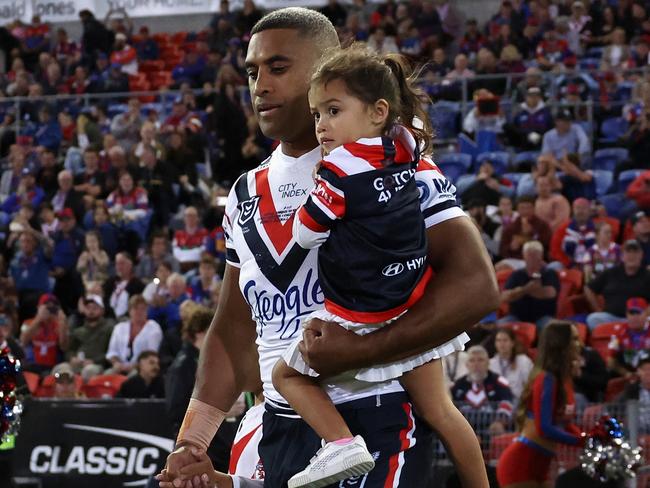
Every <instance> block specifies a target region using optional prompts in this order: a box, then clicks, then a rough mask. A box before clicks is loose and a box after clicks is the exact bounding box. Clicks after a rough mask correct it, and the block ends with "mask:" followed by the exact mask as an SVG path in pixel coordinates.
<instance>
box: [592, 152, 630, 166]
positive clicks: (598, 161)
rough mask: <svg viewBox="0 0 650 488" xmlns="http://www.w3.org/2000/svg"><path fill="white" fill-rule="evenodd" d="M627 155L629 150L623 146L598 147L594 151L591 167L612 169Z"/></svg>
mask: <svg viewBox="0 0 650 488" xmlns="http://www.w3.org/2000/svg"><path fill="white" fill-rule="evenodd" d="M628 157H629V151H628V150H627V149H625V148H624V147H608V148H605V149H598V150H597V151H596V152H595V153H594V160H593V168H594V169H605V170H607V171H614V169H615V168H616V166H617V165H618V164H619V163H620V162H622V161H625V160H626V159H627V158H628Z"/></svg>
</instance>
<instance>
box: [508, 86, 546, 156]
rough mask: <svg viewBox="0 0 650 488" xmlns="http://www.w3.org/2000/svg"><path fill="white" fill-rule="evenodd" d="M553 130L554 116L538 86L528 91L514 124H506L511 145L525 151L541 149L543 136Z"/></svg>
mask: <svg viewBox="0 0 650 488" xmlns="http://www.w3.org/2000/svg"><path fill="white" fill-rule="evenodd" d="M552 128H553V116H552V115H551V111H550V109H549V108H548V107H547V106H546V104H545V103H544V99H543V98H542V91H541V90H540V88H539V87H537V86H532V87H530V88H528V89H527V90H526V98H525V100H524V103H522V104H521V105H520V108H519V111H518V112H517V115H515V117H514V119H513V121H512V124H506V126H505V127H504V129H505V131H506V135H507V137H508V140H509V141H510V143H511V144H512V145H513V146H515V148H517V149H521V150H525V151H530V150H535V149H539V148H540V146H541V142H542V136H543V135H544V134H546V133H547V132H548V131H549V130H551V129H552Z"/></svg>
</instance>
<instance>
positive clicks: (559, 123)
mask: <svg viewBox="0 0 650 488" xmlns="http://www.w3.org/2000/svg"><path fill="white" fill-rule="evenodd" d="M555 128H556V129H557V131H558V132H559V133H560V134H566V133H567V132H569V129H570V128H571V122H570V121H569V120H559V119H558V120H556V121H555Z"/></svg>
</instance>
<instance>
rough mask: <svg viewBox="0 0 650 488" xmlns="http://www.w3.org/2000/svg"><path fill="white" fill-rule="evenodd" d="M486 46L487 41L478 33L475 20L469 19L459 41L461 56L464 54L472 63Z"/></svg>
mask: <svg viewBox="0 0 650 488" xmlns="http://www.w3.org/2000/svg"><path fill="white" fill-rule="evenodd" d="M486 45H487V39H486V38H485V37H484V36H483V34H481V32H480V31H479V29H478V23H477V22H476V19H469V20H468V21H467V22H466V23H465V35H464V36H463V38H462V39H461V41H460V52H461V54H464V55H465V56H467V57H468V58H469V59H470V60H471V61H473V60H474V58H475V57H476V53H478V52H479V50H480V49H481V48H482V47H485V46H486Z"/></svg>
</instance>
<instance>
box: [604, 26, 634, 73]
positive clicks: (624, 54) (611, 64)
mask: <svg viewBox="0 0 650 488" xmlns="http://www.w3.org/2000/svg"><path fill="white" fill-rule="evenodd" d="M629 57H630V46H628V45H627V43H626V41H625V30H624V29H621V28H618V29H615V30H614V32H612V36H611V44H610V45H609V46H607V47H606V48H605V51H604V52H603V57H602V58H601V61H600V69H601V70H602V71H610V70H613V69H616V68H619V67H623V66H624V65H625V64H626V63H627V60H628V59H629Z"/></svg>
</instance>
